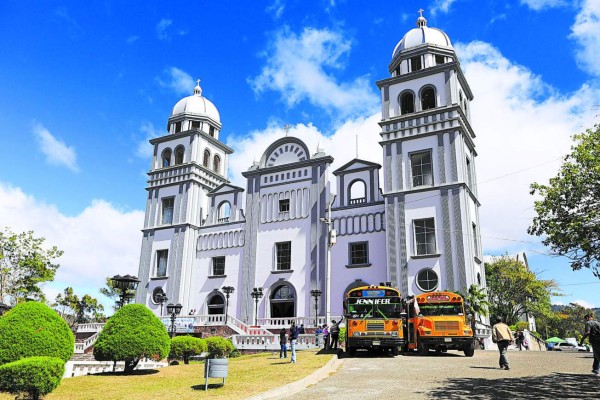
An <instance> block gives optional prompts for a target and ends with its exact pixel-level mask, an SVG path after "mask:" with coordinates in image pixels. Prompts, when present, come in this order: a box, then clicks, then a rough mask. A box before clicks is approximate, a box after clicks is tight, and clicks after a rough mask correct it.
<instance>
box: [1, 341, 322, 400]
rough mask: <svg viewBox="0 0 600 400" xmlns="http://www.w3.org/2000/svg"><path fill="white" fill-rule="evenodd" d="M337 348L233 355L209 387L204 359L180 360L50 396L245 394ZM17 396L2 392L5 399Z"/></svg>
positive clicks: (70, 385)
mask: <svg viewBox="0 0 600 400" xmlns="http://www.w3.org/2000/svg"><path fill="white" fill-rule="evenodd" d="M331 357H332V353H328V354H327V353H326V354H318V353H317V351H316V350H305V351H300V352H298V362H297V363H296V364H290V362H289V353H288V358H287V359H279V353H277V354H276V355H275V354H274V353H262V354H255V355H249V356H242V357H239V358H232V359H230V360H229V378H227V382H226V383H225V386H221V385H220V384H221V382H222V379H217V378H211V379H210V380H209V389H208V391H207V392H205V391H204V364H190V365H183V364H182V365H177V366H170V367H165V368H159V369H156V370H148V371H136V374H135V375H121V374H114V375H113V374H99V375H88V376H80V377H76V378H67V379H63V380H62V382H61V384H60V386H59V387H58V388H57V389H56V390H55V391H54V392H52V393H51V394H49V395H48V396H46V397H45V399H47V400H54V399H55V400H59V399H60V400H84V399H89V400H98V399H111V400H112V399H115V400H116V399H144V400H147V399H200V398H209V397H210V398H211V399H241V398H245V397H249V396H252V395H255V394H258V393H261V392H264V391H267V390H269V389H273V388H276V387H279V386H283V385H285V384H287V383H291V382H294V381H297V380H298V379H301V378H303V377H305V376H307V375H310V374H311V373H312V372H314V371H316V370H317V369H319V368H320V367H322V366H323V365H325V364H326V363H327V362H328V361H329V360H330V359H331ZM8 399H11V400H12V399H14V396H11V395H8V394H4V393H3V394H0V400H8Z"/></svg>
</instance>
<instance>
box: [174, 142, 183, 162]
mask: <svg viewBox="0 0 600 400" xmlns="http://www.w3.org/2000/svg"><path fill="white" fill-rule="evenodd" d="M183 154H184V150H183V146H178V147H177V148H176V149H175V165H178V164H183Z"/></svg>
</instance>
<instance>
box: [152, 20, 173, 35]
mask: <svg viewBox="0 0 600 400" xmlns="http://www.w3.org/2000/svg"><path fill="white" fill-rule="evenodd" d="M172 23H173V21H172V20H170V19H166V18H163V19H161V20H160V21H159V22H158V24H157V25H156V35H157V36H158V38H159V39H160V40H168V39H170V36H169V34H168V32H167V30H168V29H169V26H171V24H172Z"/></svg>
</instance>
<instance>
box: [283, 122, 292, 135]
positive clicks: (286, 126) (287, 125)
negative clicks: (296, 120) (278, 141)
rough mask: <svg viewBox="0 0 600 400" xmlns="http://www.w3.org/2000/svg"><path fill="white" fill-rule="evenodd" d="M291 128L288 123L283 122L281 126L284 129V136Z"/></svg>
mask: <svg viewBox="0 0 600 400" xmlns="http://www.w3.org/2000/svg"><path fill="white" fill-rule="evenodd" d="M291 128H292V126H291V125H290V124H285V126H284V127H283V129H285V136H287V135H288V133H290V129H291Z"/></svg>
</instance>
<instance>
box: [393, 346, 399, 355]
mask: <svg viewBox="0 0 600 400" xmlns="http://www.w3.org/2000/svg"><path fill="white" fill-rule="evenodd" d="M398 354H400V349H399V348H398V346H394V347H392V355H393V356H397V355H398Z"/></svg>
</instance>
